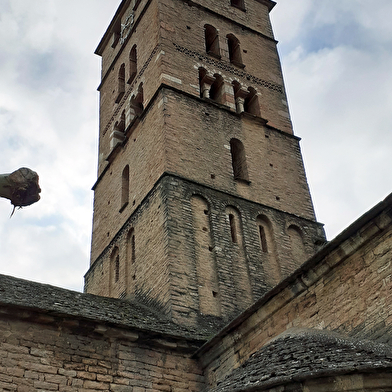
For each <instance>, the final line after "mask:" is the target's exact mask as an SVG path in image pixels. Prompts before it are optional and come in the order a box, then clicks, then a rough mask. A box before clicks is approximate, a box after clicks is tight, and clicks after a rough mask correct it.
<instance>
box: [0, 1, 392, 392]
mask: <svg viewBox="0 0 392 392" xmlns="http://www.w3.org/2000/svg"><path fill="white" fill-rule="evenodd" d="M275 5H276V3H275V2H274V1H272V0H122V1H121V4H120V5H119V7H118V9H117V12H116V14H115V15H114V17H113V19H112V21H111V22H110V24H109V27H108V28H107V30H106V32H105V34H104V36H103V38H102V39H101V41H100V43H99V45H98V47H97V49H96V54H97V55H99V56H100V57H101V58H102V73H101V81H100V84H99V87H98V90H99V93H100V121H99V152H98V155H99V156H98V159H99V161H98V175H97V181H96V183H95V184H94V186H93V190H94V215H93V232H92V247H91V261H90V268H89V270H88V271H87V273H86V275H85V293H83V294H82V293H77V292H73V291H70V290H64V289H60V288H56V287H53V286H49V285H44V284H39V283H34V282H29V281H24V280H21V279H17V278H13V277H9V276H4V275H1V276H0V337H1V340H0V390H3V391H17V392H30V391H63V392H90V391H91V392H92V391H114V392H123V391H127V392H128V391H129V392H148V391H154V392H155V391H163V392H185V391H192V392H202V391H213V392H229V391H230V392H231V391H244V392H245V391H247V392H250V391H270V392H283V391H306V392H324V391H380V392H381V391H392V301H391V299H392V283H391V281H392V278H391V276H392V272H391V270H392V269H391V263H392V196H389V197H387V198H386V199H385V200H384V201H382V202H380V203H379V204H378V205H376V206H375V207H374V208H373V209H371V210H370V211H368V212H367V213H366V214H364V215H363V216H362V217H361V218H359V219H358V220H357V221H356V222H354V223H353V224H352V225H351V226H349V227H348V228H347V229H346V230H345V231H343V232H342V233H341V234H340V235H339V236H337V237H336V238H335V239H334V240H332V241H330V242H327V241H326V238H325V234H324V230H323V225H322V224H321V223H318V222H317V221H316V218H315V213H314V209H313V204H312V200H311V196H310V192H309V187H308V184H307V180H306V175H305V171H304V165H303V162H302V156H301V151H300V146H299V142H300V138H299V137H298V136H296V135H295V134H294V132H293V128H292V123H291V120H290V113H289V109H288V103H287V97H286V93H285V87H284V82H283V77H282V71H281V66H280V60H279V55H278V51H277V41H276V40H275V38H274V35H273V31H272V27H271V22H270V13H271V11H272V10H273V8H274V6H275Z"/></svg>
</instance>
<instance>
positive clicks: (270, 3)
mask: <svg viewBox="0 0 392 392" xmlns="http://www.w3.org/2000/svg"><path fill="white" fill-rule="evenodd" d="M256 1H257V2H259V3H261V4H264V5H266V6H267V7H268V11H269V12H271V11H272V8H274V7H275V6H276V1H273V0H256Z"/></svg>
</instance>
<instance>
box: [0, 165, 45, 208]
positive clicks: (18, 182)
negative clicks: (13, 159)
mask: <svg viewBox="0 0 392 392" xmlns="http://www.w3.org/2000/svg"><path fill="white" fill-rule="evenodd" d="M40 192H41V188H40V187H39V185H38V174H37V173H36V172H34V171H32V170H30V169H28V168H26V167H21V168H20V169H18V170H16V171H14V172H12V173H10V174H0V197H4V198H6V199H9V200H11V204H12V205H13V206H14V210H15V208H16V207H20V208H21V207H25V206H29V205H30V204H33V203H35V202H37V201H38V200H39V199H40V196H39V194H40Z"/></svg>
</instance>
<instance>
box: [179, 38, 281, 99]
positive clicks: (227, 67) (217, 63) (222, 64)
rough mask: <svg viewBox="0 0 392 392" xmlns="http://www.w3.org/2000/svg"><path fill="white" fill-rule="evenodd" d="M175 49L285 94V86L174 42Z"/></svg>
mask: <svg viewBox="0 0 392 392" xmlns="http://www.w3.org/2000/svg"><path fill="white" fill-rule="evenodd" d="M173 45H174V47H175V48H176V50H178V51H179V52H181V53H184V54H185V55H187V56H189V57H193V58H195V59H198V60H202V61H204V62H205V63H206V64H210V65H213V66H215V67H217V68H220V69H222V70H224V71H229V72H231V73H232V74H234V75H236V76H239V77H241V78H246V79H247V80H250V81H252V82H253V83H256V84H258V85H259V86H262V87H265V88H268V89H269V90H273V91H277V92H278V93H281V94H283V86H280V85H278V84H275V83H272V82H267V81H266V80H263V79H260V78H257V77H256V76H253V75H251V74H248V73H246V72H244V71H242V70H241V69H238V68H235V67H232V66H231V65H228V64H227V63H225V62H223V61H219V60H215V59H213V58H212V57H210V56H206V55H204V54H202V53H199V52H195V51H194V50H190V49H187V48H184V47H183V46H180V45H177V44H176V43H174V42H173Z"/></svg>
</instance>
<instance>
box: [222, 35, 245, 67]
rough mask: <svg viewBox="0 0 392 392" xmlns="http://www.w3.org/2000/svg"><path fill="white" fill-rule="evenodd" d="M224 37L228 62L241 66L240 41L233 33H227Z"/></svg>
mask: <svg viewBox="0 0 392 392" xmlns="http://www.w3.org/2000/svg"><path fill="white" fill-rule="evenodd" d="M226 38H227V45H228V48H229V59H230V62H231V63H233V64H234V65H237V66H239V67H243V66H244V65H243V64H242V56H241V47H240V41H239V40H238V39H237V38H236V37H235V36H234V35H233V34H229V35H228V36H227V37H226Z"/></svg>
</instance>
